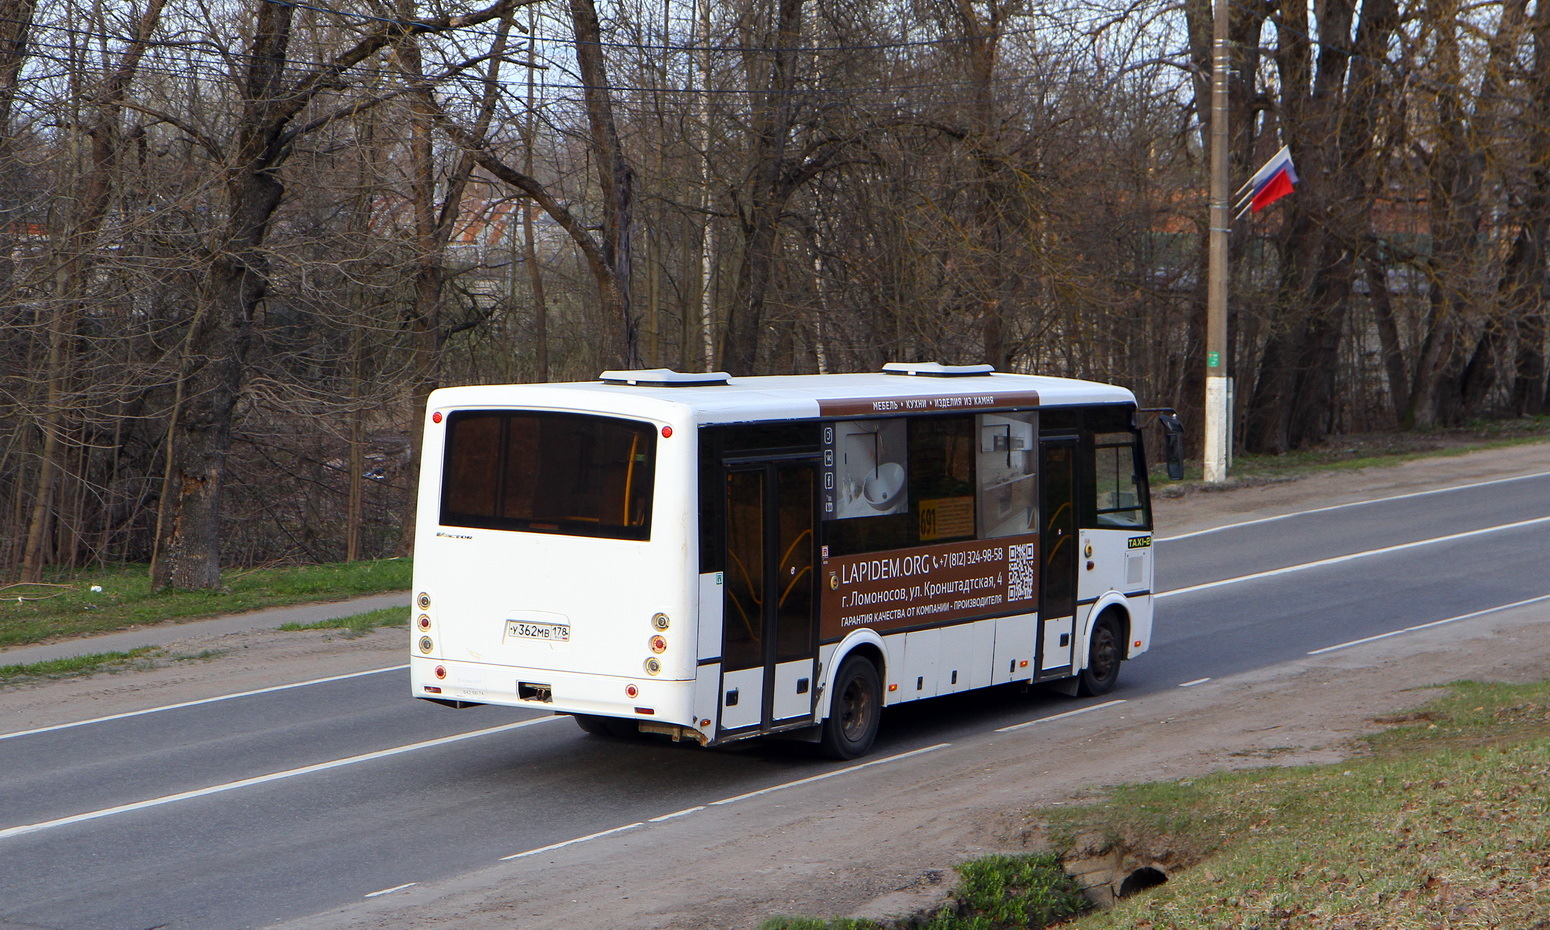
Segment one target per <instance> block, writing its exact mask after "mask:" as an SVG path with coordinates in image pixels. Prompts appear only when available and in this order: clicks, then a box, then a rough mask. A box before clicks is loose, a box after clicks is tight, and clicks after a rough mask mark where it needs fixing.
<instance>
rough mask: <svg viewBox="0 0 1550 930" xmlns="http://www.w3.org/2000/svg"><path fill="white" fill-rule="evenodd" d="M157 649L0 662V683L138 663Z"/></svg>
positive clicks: (68, 675)
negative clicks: (21, 662) (33, 660)
mask: <svg viewBox="0 0 1550 930" xmlns="http://www.w3.org/2000/svg"><path fill="white" fill-rule="evenodd" d="M161 653H162V649H161V647H159V646H141V647H140V648H138V649H131V650H129V651H128V652H94V653H92V654H91V655H85V656H69V657H67V658H63V659H49V660H47V661H45V662H27V663H23V664H19V665H0V683H4V684H13V683H15V682H17V681H19V680H22V679H31V678H49V679H52V678H74V677H77V676H80V675H90V674H93V673H95V672H104V671H112V670H116V669H123V668H126V667H130V666H134V667H138V666H141V665H143V664H145V662H146V661H147V660H150V659H154V658H157V657H159V656H160V655H161Z"/></svg>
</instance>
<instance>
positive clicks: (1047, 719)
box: [996, 698, 1125, 733]
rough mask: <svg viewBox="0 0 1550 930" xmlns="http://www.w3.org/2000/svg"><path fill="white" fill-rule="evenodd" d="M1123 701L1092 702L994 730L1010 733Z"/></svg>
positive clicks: (1121, 699) (1123, 701) (1101, 708)
mask: <svg viewBox="0 0 1550 930" xmlns="http://www.w3.org/2000/svg"><path fill="white" fill-rule="evenodd" d="M1123 703H1125V699H1124V698H1119V699H1117V700H1113V701H1104V702H1103V703H1102V704H1094V705H1093V706H1091V707H1078V708H1077V709H1076V710H1068V711H1066V712H1065V713H1063V714H1056V715H1055V716H1053V717H1040V718H1039V719H1037V720H1025V721H1023V722H1022V723H1014V724H1012V725H1011V726H1009V727H1000V728H998V729H997V730H996V732H997V733H1010V732H1012V731H1013V730H1021V729H1022V728H1023V727H1031V726H1036V725H1038V724H1041V723H1051V722H1053V721H1056V720H1064V719H1066V718H1067V717H1075V716H1076V715H1077V714H1086V713H1090V712H1092V711H1095V710H1103V709H1104V708H1105V707H1113V706H1114V705H1116V704H1123Z"/></svg>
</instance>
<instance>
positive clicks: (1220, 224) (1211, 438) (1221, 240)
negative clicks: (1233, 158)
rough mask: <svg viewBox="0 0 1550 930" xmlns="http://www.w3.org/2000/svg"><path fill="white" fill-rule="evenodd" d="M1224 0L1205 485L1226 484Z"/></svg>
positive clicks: (1214, 161) (1214, 148) (1219, 32)
mask: <svg viewBox="0 0 1550 930" xmlns="http://www.w3.org/2000/svg"><path fill="white" fill-rule="evenodd" d="M1229 9H1230V7H1229V6H1228V0H1214V3H1213V4H1212V10H1211V20H1212V22H1211V235H1210V243H1209V244H1210V255H1209V260H1208V264H1207V268H1206V444H1205V480H1206V483H1207V484H1221V483H1223V482H1225V481H1226V480H1227V451H1228V450H1227V427H1228V418H1229V417H1230V416H1231V415H1232V411H1230V410H1228V409H1227V234H1228V232H1229V230H1230V229H1231V225H1230V224H1231V220H1230V219H1229V214H1228V212H1227V210H1228V203H1227V143H1228V135H1227V72H1228V67H1229V66H1230V65H1231V61H1230V59H1229V57H1228V48H1227V36H1228V31H1227V18H1228V10H1229Z"/></svg>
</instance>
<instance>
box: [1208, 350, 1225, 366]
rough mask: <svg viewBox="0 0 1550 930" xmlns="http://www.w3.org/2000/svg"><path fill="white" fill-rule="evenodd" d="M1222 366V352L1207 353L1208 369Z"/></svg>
mask: <svg viewBox="0 0 1550 930" xmlns="http://www.w3.org/2000/svg"><path fill="white" fill-rule="evenodd" d="M1221 364H1222V354H1221V353H1220V352H1207V353H1206V367H1207V368H1216V367H1217V366H1219V365H1221Z"/></svg>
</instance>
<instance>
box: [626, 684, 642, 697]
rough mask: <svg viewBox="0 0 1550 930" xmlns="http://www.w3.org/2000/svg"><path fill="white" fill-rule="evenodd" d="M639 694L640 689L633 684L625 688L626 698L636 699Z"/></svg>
mask: <svg viewBox="0 0 1550 930" xmlns="http://www.w3.org/2000/svg"><path fill="white" fill-rule="evenodd" d="M637 694H640V689H639V688H637V687H635V686H634V685H632V684H631V685H625V686H624V696H625V697H634V696H635V695H637Z"/></svg>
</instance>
